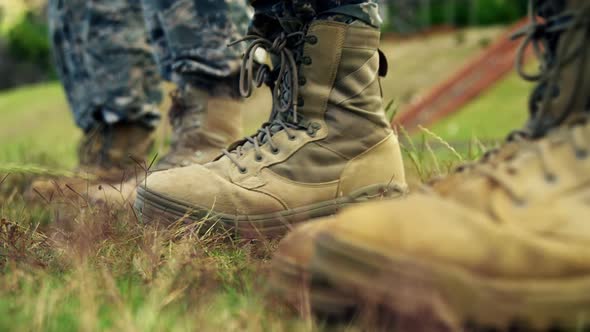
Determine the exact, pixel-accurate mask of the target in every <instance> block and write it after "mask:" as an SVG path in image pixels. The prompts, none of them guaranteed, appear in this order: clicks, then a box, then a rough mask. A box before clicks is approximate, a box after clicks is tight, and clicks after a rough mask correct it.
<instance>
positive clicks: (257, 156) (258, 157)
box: [254, 154, 262, 162]
mask: <svg viewBox="0 0 590 332" xmlns="http://www.w3.org/2000/svg"><path fill="white" fill-rule="evenodd" d="M254 160H256V161H257V162H261V161H262V156H261V155H258V154H257V155H256V157H254Z"/></svg>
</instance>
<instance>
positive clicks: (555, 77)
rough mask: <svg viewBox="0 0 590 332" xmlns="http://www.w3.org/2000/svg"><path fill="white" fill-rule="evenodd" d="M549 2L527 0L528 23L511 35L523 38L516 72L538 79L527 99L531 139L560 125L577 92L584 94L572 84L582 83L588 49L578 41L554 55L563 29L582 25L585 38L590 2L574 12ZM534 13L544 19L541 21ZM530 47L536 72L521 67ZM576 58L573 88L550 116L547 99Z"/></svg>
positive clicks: (566, 116) (569, 39) (554, 95)
mask: <svg viewBox="0 0 590 332" xmlns="http://www.w3.org/2000/svg"><path fill="white" fill-rule="evenodd" d="M551 5H552V3H551V2H550V1H545V2H542V1H534V0H531V1H530V2H529V17H530V22H531V23H530V24H529V25H528V26H527V27H525V28H524V29H523V30H521V31H519V32H517V33H516V34H515V35H514V36H513V39H517V38H524V40H523V42H522V44H521V46H520V48H519V50H518V54H517V60H516V70H517V72H518V73H519V74H520V76H521V77H522V78H523V79H525V80H527V81H530V82H539V84H538V86H537V87H536V88H535V90H534V92H533V94H532V95H531V98H530V101H529V104H530V110H531V121H530V128H531V136H532V137H535V138H536V137H542V136H543V135H545V134H546V133H547V132H548V131H549V130H551V129H552V128H555V127H556V126H558V125H560V124H561V123H563V122H564V121H565V120H566V119H568V118H569V117H570V116H571V113H572V112H573V111H574V110H573V105H574V103H575V101H576V100H577V99H578V97H579V94H580V93H585V91H582V89H576V88H575V87H580V86H581V85H582V83H583V80H584V74H585V72H586V70H585V69H586V61H587V58H588V56H589V55H590V54H588V52H589V48H588V47H587V46H586V45H585V44H584V43H581V44H580V46H579V47H577V48H576V49H574V50H572V51H571V53H569V54H566V55H561V56H557V48H558V41H559V38H560V35H561V34H562V33H563V32H565V31H566V30H569V29H576V28H584V29H585V38H584V40H588V37H589V35H588V34H589V29H588V26H589V22H590V18H589V17H590V3H586V4H585V6H583V8H582V9H581V11H578V12H575V13H574V12H563V11H562V13H558V12H559V11H560V10H559V9H558V8H552V7H550V6H551ZM537 14H539V15H541V16H544V17H545V18H544V19H543V20H541V19H539V18H538V16H537ZM573 35H574V34H569V35H568V36H567V37H568V40H566V41H564V44H565V45H567V44H569V43H572V42H573V40H572V38H573ZM530 46H532V50H533V52H534V55H535V57H536V58H537V59H538V60H539V63H540V69H539V71H538V72H537V73H527V72H526V70H525V68H524V67H525V66H524V64H525V61H524V60H525V57H526V52H527V49H528V48H529V47H530ZM580 57H581V58H580ZM577 59H581V65H580V70H578V75H577V77H576V79H575V85H574V89H575V91H574V93H573V94H572V95H571V97H570V99H569V101H568V103H567V106H566V107H565V108H564V111H563V112H561V113H560V115H559V116H557V117H554V118H552V117H551V116H550V114H549V113H550V111H551V109H550V102H551V100H552V99H554V98H557V96H559V87H558V84H559V80H560V78H561V77H560V76H561V71H562V70H563V68H564V67H566V66H567V65H569V64H571V62H572V61H575V60H577Z"/></svg>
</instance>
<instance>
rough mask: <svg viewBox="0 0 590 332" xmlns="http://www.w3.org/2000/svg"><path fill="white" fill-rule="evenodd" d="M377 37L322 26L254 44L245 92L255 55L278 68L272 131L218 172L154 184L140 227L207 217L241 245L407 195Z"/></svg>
mask: <svg viewBox="0 0 590 332" xmlns="http://www.w3.org/2000/svg"><path fill="white" fill-rule="evenodd" d="M379 37H380V33H379V31H378V30H377V29H373V28H369V27H366V26H364V25H360V24H345V23H339V22H333V21H324V20H317V21H314V22H313V23H311V24H310V25H309V27H308V28H307V29H306V30H305V31H304V32H296V33H292V34H285V33H283V34H282V35H281V36H279V37H278V39H277V40H275V41H274V42H271V41H269V40H266V39H264V38H259V37H254V36H252V37H248V39H250V40H252V45H251V46H250V48H249V51H248V52H247V54H246V56H245V58H244V63H245V65H244V67H243V72H242V79H243V80H242V83H243V85H242V90H246V91H245V92H250V91H249V90H250V85H249V84H250V79H251V78H252V77H254V73H253V72H252V61H250V60H251V59H252V58H253V56H254V53H255V52H256V49H257V48H260V47H262V48H267V49H268V51H269V52H270V53H271V54H273V55H275V56H276V58H277V59H282V63H280V64H279V65H278V66H277V67H276V68H275V70H274V71H272V73H271V75H274V83H275V84H274V86H275V88H274V91H273V96H274V97H273V101H274V106H273V112H272V116H271V119H270V121H269V122H268V123H266V124H264V125H263V126H262V128H261V129H260V130H259V131H258V133H256V134H255V135H253V136H252V137H248V138H246V139H244V140H243V141H239V142H237V143H235V144H234V145H233V146H232V147H231V148H230V149H229V151H225V152H224V155H223V156H221V157H219V158H218V159H217V160H215V161H214V162H212V163H209V164H206V165H204V166H200V165H195V166H189V167H185V168H182V169H176V170H171V171H164V172H157V173H155V174H153V175H151V176H149V177H148V179H147V181H146V185H145V186H141V187H140V188H139V189H138V197H137V200H136V203H135V206H136V208H137V209H138V210H139V211H140V213H141V214H142V215H143V218H144V220H145V221H157V220H160V221H164V222H173V221H175V220H178V219H181V218H183V217H185V215H186V218H187V219H188V220H189V221H193V222H196V221H199V220H201V219H202V218H204V217H206V216H208V218H209V219H210V220H211V221H212V222H215V223H216V225H217V226H219V227H227V228H229V229H232V230H233V231H234V232H235V233H236V234H240V235H242V236H246V237H257V236H260V235H261V234H262V235H279V234H282V233H284V232H285V231H286V230H288V229H289V224H291V223H296V222H301V221H305V220H308V219H310V218H314V217H320V216H325V215H330V214H333V213H335V212H336V211H338V210H339V209H340V208H341V207H343V206H346V205H349V204H351V203H358V202H364V201H367V200H369V199H373V198H380V197H398V196H400V195H402V194H403V193H405V191H406V187H407V186H406V183H405V176H404V170H403V165H402V158H401V153H400V147H399V144H398V140H397V137H396V135H395V133H394V132H393V131H392V130H391V128H390V126H389V124H388V121H387V119H386V118H385V114H384V111H383V105H382V96H381V91H380V81H379V72H380V69H381V70H384V67H385V66H384V65H383V66H381V65H382V63H381V61H380V60H381V57H380V55H379V52H378V46H379ZM273 45H274V47H273ZM263 68H264V66H263ZM266 69H268V68H266ZM259 73H260V72H259ZM256 76H259V75H256ZM244 84H245V85H244Z"/></svg>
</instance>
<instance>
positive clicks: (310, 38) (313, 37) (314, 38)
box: [307, 35, 318, 45]
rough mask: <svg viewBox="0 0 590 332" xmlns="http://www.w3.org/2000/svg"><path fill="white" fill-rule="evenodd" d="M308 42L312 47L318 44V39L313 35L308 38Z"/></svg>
mask: <svg viewBox="0 0 590 332" xmlns="http://www.w3.org/2000/svg"><path fill="white" fill-rule="evenodd" d="M307 42H308V43H310V44H311V45H315V44H317V43H318V37H316V36H313V35H311V36H309V37H308V39H307Z"/></svg>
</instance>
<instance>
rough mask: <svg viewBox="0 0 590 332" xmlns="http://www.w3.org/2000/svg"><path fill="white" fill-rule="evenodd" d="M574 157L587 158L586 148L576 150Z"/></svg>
mask: <svg viewBox="0 0 590 332" xmlns="http://www.w3.org/2000/svg"><path fill="white" fill-rule="evenodd" d="M576 158H578V160H582V159H586V158H588V150H578V151H576Z"/></svg>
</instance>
